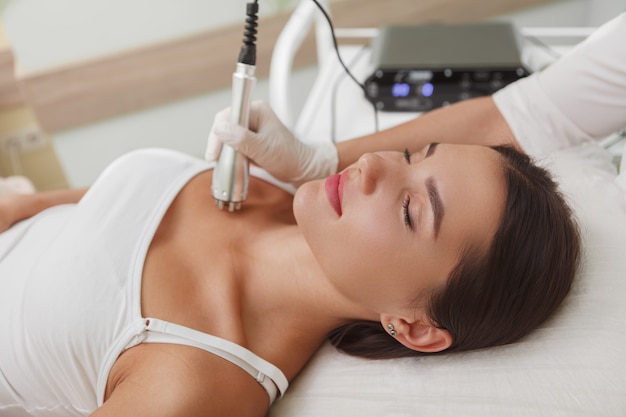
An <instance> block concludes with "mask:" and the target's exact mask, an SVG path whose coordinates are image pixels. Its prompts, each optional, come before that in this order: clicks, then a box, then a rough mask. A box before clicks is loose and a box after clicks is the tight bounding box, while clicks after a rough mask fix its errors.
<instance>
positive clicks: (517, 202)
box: [329, 146, 581, 359]
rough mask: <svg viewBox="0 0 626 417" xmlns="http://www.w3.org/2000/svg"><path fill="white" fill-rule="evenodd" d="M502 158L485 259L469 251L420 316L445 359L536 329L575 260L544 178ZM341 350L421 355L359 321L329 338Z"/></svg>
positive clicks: (557, 202)
mask: <svg viewBox="0 0 626 417" xmlns="http://www.w3.org/2000/svg"><path fill="white" fill-rule="evenodd" d="M493 149H494V150H496V151H497V152H499V153H500V155H501V156H502V161H503V163H502V166H503V171H504V177H505V181H506V186H507V197H506V204H505V209H504V213H503V216H502V221H501V223H500V225H499V227H498V230H497V231H496V234H495V236H494V238H493V241H492V242H491V245H490V248H489V250H488V251H487V253H485V254H481V253H479V251H477V250H475V249H474V248H472V247H469V248H467V249H466V250H465V251H464V253H463V254H461V257H460V261H459V262H458V263H457V265H456V266H455V268H453V270H452V272H451V274H450V276H449V277H448V279H447V285H446V286H445V288H443V289H442V290H440V291H436V292H433V293H432V294H431V295H430V298H429V301H428V304H427V311H428V312H429V316H430V318H431V320H432V321H433V322H434V323H435V325H436V326H437V327H440V328H443V329H446V330H448V331H449V332H450V333H451V334H452V337H453V342H452V345H451V346H450V347H449V348H448V349H446V350H445V352H452V351H466V350H473V349H480V348H485V347H490V346H498V345H504V344H508V343H512V342H515V341H517V340H519V339H520V338H522V337H524V336H525V335H527V334H528V333H530V332H531V331H532V330H533V329H535V328H536V327H537V326H539V325H540V324H541V323H543V322H544V321H545V320H546V319H547V318H548V317H550V315H551V314H552V313H553V312H554V311H555V310H556V309H557V307H558V306H559V305H560V304H561V302H562V301H563V299H564V298H565V296H566V295H567V293H568V292H569V289H570V287H571V285H572V282H573V280H574V275H575V272H576V269H577V266H578V263H579V258H580V252H581V249H580V246H581V243H580V232H579V229H578V225H577V223H576V221H575V219H574V216H573V215H572V212H571V210H570V208H569V207H568V205H567V203H566V202H565V200H564V198H563V197H562V195H561V194H560V192H559V191H558V186H557V184H556V183H555V182H554V180H553V179H552V177H551V175H550V174H549V173H548V171H547V170H545V169H543V168H541V167H538V166H537V165H535V164H534V163H533V161H532V159H531V158H530V157H529V156H527V155H525V154H523V153H520V152H518V151H516V150H515V149H513V148H511V147H508V146H495V147H493ZM329 339H330V341H331V343H332V344H333V345H335V346H336V347H337V348H339V349H340V350H342V351H344V352H346V353H349V354H353V355H357V356H362V357H367V358H373V359H384V358H399V357H406V356H415V355H423V353H421V352H416V351H413V350H411V349H408V348H406V347H404V346H403V345H401V344H400V343H398V342H397V341H396V340H394V339H393V338H392V337H391V336H390V335H388V334H387V332H386V331H385V330H384V329H383V328H382V326H381V324H380V323H378V322H370V321H361V322H353V323H348V324H345V325H343V326H341V327H339V328H337V329H335V330H333V331H332V332H331V333H330V335H329Z"/></svg>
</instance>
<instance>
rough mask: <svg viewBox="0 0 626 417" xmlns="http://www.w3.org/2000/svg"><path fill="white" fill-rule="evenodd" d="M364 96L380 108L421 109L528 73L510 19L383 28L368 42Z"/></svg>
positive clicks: (489, 90) (485, 92)
mask: <svg viewBox="0 0 626 417" xmlns="http://www.w3.org/2000/svg"><path fill="white" fill-rule="evenodd" d="M371 63H372V66H373V69H372V73H371V75H370V76H369V77H368V78H367V80H366V81H365V83H364V87H365V88H364V90H365V95H366V97H367V99H368V100H369V101H371V102H372V103H373V104H374V105H375V106H376V108H377V109H379V110H383V111H411V112H424V111H428V110H432V109H434V108H437V107H441V106H445V105H448V104H452V103H454V102H457V101H461V100H465V99H468V98H472V97H478V96H484V95H489V94H492V93H494V92H495V91H497V90H499V89H500V88H502V87H504V86H506V85H507V84H509V83H511V82H513V81H515V80H517V79H519V78H522V77H525V76H527V75H529V72H528V71H527V70H526V68H524V66H523V64H522V60H521V53H520V42H519V36H518V34H517V32H516V30H515V28H514V27H513V26H512V25H511V24H510V23H504V22H503V23H479V24H462V25H461V24H424V25H417V26H416V25H413V26H387V27H384V28H383V29H381V32H380V34H379V35H378V36H377V37H376V38H375V39H374V41H373V43H372V58H371Z"/></svg>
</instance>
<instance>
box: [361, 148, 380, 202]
mask: <svg viewBox="0 0 626 417" xmlns="http://www.w3.org/2000/svg"><path fill="white" fill-rule="evenodd" d="M384 162H385V161H384V160H383V158H382V157H380V156H379V155H376V154H373V153H366V154H363V155H362V156H361V157H360V158H359V161H358V164H357V167H358V169H359V173H360V174H361V183H360V187H361V191H362V192H363V193H364V194H372V193H373V192H374V191H375V190H376V187H377V186H378V184H379V182H380V180H381V179H382V178H383V175H384V173H385V166H384V165H385V164H384Z"/></svg>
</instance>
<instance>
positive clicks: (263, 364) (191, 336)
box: [144, 318, 289, 404]
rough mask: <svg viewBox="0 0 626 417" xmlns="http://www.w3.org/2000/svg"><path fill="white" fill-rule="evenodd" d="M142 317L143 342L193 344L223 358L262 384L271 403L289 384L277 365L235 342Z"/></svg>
mask: <svg viewBox="0 0 626 417" xmlns="http://www.w3.org/2000/svg"><path fill="white" fill-rule="evenodd" d="M145 320H146V329H147V330H148V331H147V334H146V338H145V340H144V342H146V343H174V344H179V345H186V346H193V347H197V348H199V349H203V350H205V351H207V352H210V353H212V354H214V355H216V356H219V357H221V358H223V359H226V360H227V361H229V362H231V363H233V364H235V365H237V366H239V367H240V368H241V369H243V370H244V371H246V372H247V373H248V374H250V376H252V377H253V378H254V379H255V380H256V381H257V382H258V383H259V384H261V385H262V386H263V388H264V389H265V391H266V392H267V395H268V396H269V397H270V404H272V403H273V402H274V400H275V399H276V397H277V395H278V394H280V396H282V395H283V394H284V393H285V391H286V390H287V387H288V386H289V381H288V380H287V378H286V377H285V375H284V374H283V372H282V371H281V370H280V369H278V368H277V367H276V366H274V365H272V364H271V363H269V362H268V361H266V360H265V359H262V358H260V357H259V356H257V355H255V354H254V353H252V352H251V351H249V350H248V349H246V348H244V347H242V346H239V345H238V344H236V343H233V342H229V341H228V340H225V339H222V338H219V337H216V336H212V335H209V334H206V333H202V332H199V331H197V330H194V329H190V328H188V327H184V326H181V325H178V324H174V323H169V322H167V321H164V320H159V319H154V318H147V319H145ZM277 388H278V389H277Z"/></svg>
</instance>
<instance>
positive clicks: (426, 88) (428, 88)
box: [422, 83, 435, 97]
mask: <svg viewBox="0 0 626 417" xmlns="http://www.w3.org/2000/svg"><path fill="white" fill-rule="evenodd" d="M434 89H435V87H434V86H433V85H432V84H431V83H425V84H423V85H422V95H423V96H424V97H430V96H432V95H433V90H434Z"/></svg>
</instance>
